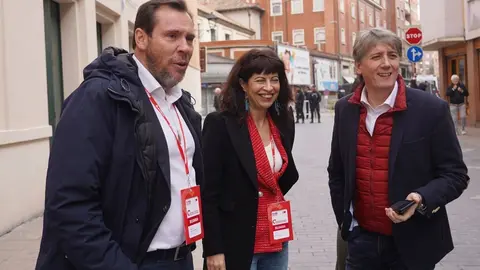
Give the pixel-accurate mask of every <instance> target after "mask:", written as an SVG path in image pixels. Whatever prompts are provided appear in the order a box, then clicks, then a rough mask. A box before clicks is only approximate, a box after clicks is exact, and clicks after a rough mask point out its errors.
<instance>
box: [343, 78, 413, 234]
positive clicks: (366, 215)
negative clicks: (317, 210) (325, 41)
mask: <svg viewBox="0 0 480 270" xmlns="http://www.w3.org/2000/svg"><path fill="white" fill-rule="evenodd" d="M397 82H398V92H397V97H396V99H395V105H394V107H393V108H392V109H390V110H389V111H388V112H386V113H384V114H382V115H380V116H379V117H378V118H377V121H376V122H375V127H374V130H373V135H372V136H370V133H369V132H368V130H367V127H366V121H365V120H366V117H367V109H366V108H365V107H364V106H363V105H362V104H361V102H360V98H361V93H362V90H363V88H364V85H360V86H359V87H358V88H357V89H356V90H355V93H354V95H353V96H352V97H351V98H350V99H349V102H351V103H354V104H359V105H361V106H362V107H361V108H360V120H359V121H360V122H359V126H358V135H357V157H356V191H355V192H356V193H355V195H356V196H355V201H354V209H355V210H354V216H355V219H356V220H357V221H358V224H359V225H360V226H361V227H362V228H363V229H365V230H367V231H370V232H376V233H380V234H384V235H391V234H392V221H391V220H390V219H389V218H388V217H387V215H386V214H385V208H388V207H389V206H390V203H389V200H388V161H389V153H390V140H391V137H392V127H393V114H394V113H395V112H396V111H402V110H405V109H406V108H407V103H406V96H405V83H404V81H403V79H402V78H401V76H399V77H398V79H397Z"/></svg>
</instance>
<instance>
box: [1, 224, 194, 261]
mask: <svg viewBox="0 0 480 270" xmlns="http://www.w3.org/2000/svg"><path fill="white" fill-rule="evenodd" d="M42 222H43V219H42V218H41V217H38V218H35V219H33V220H31V221H29V222H27V223H24V224H22V225H20V226H18V227H17V228H15V229H14V230H13V231H11V232H10V233H8V234H6V235H4V236H2V237H0V269H1V270H33V269H35V263H36V260H37V256H38V250H39V245H40V239H41V236H42V231H41V230H42V227H43V225H42ZM193 254H194V265H195V270H202V264H203V259H202V244H201V242H198V243H197V249H196V250H195V251H194V252H193Z"/></svg>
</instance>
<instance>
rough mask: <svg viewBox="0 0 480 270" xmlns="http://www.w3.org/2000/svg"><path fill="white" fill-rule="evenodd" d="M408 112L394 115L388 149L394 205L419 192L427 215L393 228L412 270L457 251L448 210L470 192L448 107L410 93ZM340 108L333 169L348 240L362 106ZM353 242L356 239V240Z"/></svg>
mask: <svg viewBox="0 0 480 270" xmlns="http://www.w3.org/2000/svg"><path fill="white" fill-rule="evenodd" d="M405 94H406V101H407V109H406V110H405V111H399V112H395V113H394V115H393V129H392V137H391V141H390V150H389V166H388V178H389V179H388V199H389V201H390V204H393V203H395V202H397V201H400V200H404V199H405V198H406V197H407V195H408V194H409V193H411V192H418V193H419V194H420V195H421V196H422V198H423V204H424V205H425V206H426V211H425V212H426V214H425V215H420V214H418V213H416V214H415V215H413V216H412V217H411V218H410V219H409V220H408V221H406V222H402V223H398V224H395V223H394V224H393V237H394V239H395V244H396V246H397V249H398V252H399V254H400V257H401V258H402V260H403V261H404V263H405V264H406V265H407V266H408V269H411V270H423V269H427V267H431V266H433V265H435V264H436V263H438V262H439V261H440V260H441V259H442V258H443V257H444V256H445V255H446V254H447V253H449V252H450V251H451V250H452V249H453V241H452V235H451V233H450V225H449V222H448V216H447V209H446V205H447V204H448V203H449V202H451V201H453V200H455V199H457V198H458V197H459V196H460V195H461V194H462V192H463V191H464V190H465V189H466V188H467V186H468V183H469V179H470V178H469V177H468V175H467V167H466V165H465V163H464V162H463V157H462V149H461V148H460V144H459V142H458V138H457V135H456V134H455V128H454V126H453V121H452V117H451V116H450V111H449V108H448V104H447V102H445V101H444V100H442V99H439V98H436V97H435V96H432V95H430V94H428V93H426V92H424V91H421V90H417V89H412V88H407V89H406V93H405ZM351 96H352V94H350V95H348V96H345V97H343V98H342V99H340V100H339V101H338V102H337V103H336V105H335V122H334V126H333V136H332V148H331V149H332V150H331V154H330V161H329V166H328V173H329V186H330V195H331V200H332V205H333V211H334V213H335V217H336V220H337V223H338V226H339V227H341V228H342V236H343V238H344V239H345V240H349V241H353V239H352V238H350V237H349V236H350V235H349V233H348V229H349V228H350V224H351V222H352V215H351V213H350V203H351V202H352V201H354V199H355V192H356V154H357V135H358V126H359V117H360V105H357V104H353V103H350V102H348V99H349V98H350V97H351ZM352 237H353V236H352Z"/></svg>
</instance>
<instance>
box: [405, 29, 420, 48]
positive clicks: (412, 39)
mask: <svg viewBox="0 0 480 270" xmlns="http://www.w3.org/2000/svg"><path fill="white" fill-rule="evenodd" d="M405 39H406V40H407V42H408V43H409V44H410V45H417V44H419V43H420V41H422V30H420V28H418V27H411V28H408V30H407V32H405Z"/></svg>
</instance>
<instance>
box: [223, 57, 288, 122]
mask: <svg viewBox="0 0 480 270" xmlns="http://www.w3.org/2000/svg"><path fill="white" fill-rule="evenodd" d="M272 73H277V74H278V78H279V80H280V91H279V94H278V98H277V103H278V105H277V107H278V112H277V110H276V108H275V105H272V106H271V107H270V108H269V109H268V112H269V113H270V115H271V116H272V118H273V120H274V121H276V122H277V121H285V120H287V119H288V118H290V117H291V113H290V112H289V110H288V105H289V103H290V102H291V101H293V97H292V91H290V86H289V84H288V79H287V75H286V74H285V65H284V64H283V61H282V60H280V58H279V57H278V55H277V54H276V52H275V51H274V50H272V49H252V50H250V51H248V52H246V53H245V54H244V55H242V57H240V58H239V59H238V60H237V62H236V63H235V65H234V66H233V67H232V70H231V71H230V74H229V75H228V79H227V82H226V84H225V85H224V87H223V89H222V94H221V102H220V110H221V111H227V112H230V113H231V114H233V115H235V116H236V117H237V118H238V119H243V118H244V117H245V115H246V110H245V91H243V89H242V86H241V85H240V80H243V81H244V82H248V80H249V79H250V78H251V77H252V76H253V75H254V74H272Z"/></svg>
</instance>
